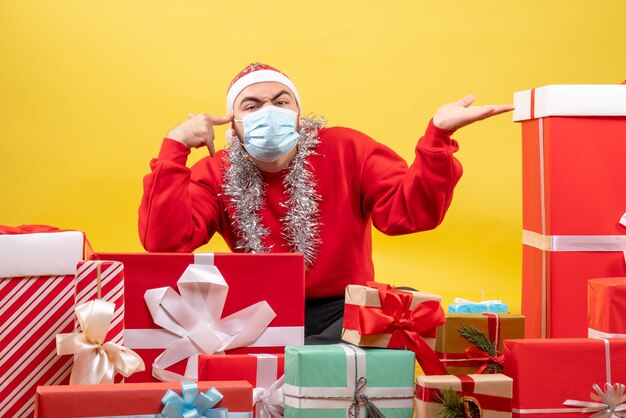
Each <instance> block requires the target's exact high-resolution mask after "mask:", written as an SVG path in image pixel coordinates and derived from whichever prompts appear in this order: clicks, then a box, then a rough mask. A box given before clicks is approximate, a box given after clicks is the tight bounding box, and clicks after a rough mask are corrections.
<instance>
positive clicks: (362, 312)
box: [346, 282, 448, 375]
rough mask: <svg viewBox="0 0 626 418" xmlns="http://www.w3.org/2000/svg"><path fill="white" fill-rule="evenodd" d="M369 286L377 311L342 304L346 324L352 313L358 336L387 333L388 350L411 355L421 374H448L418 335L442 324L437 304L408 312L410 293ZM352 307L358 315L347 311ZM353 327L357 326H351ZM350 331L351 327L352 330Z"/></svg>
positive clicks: (441, 313) (439, 306) (424, 303)
mask: <svg viewBox="0 0 626 418" xmlns="http://www.w3.org/2000/svg"><path fill="white" fill-rule="evenodd" d="M367 284H368V286H369V287H373V288H375V289H377V290H378V293H379V295H380V302H381V308H380V309H372V308H371V307H368V306H355V305H346V308H347V309H346V310H347V312H346V319H347V323H350V322H352V321H351V318H350V317H351V316H352V314H356V315H357V316H358V324H359V325H358V329H359V333H360V334H361V335H370V334H382V333H389V334H391V339H390V340H389V344H388V345H387V347H388V348H396V349H404V348H408V349H409V350H411V351H413V352H414V353H415V357H416V358H417V361H418V362H419V363H420V365H421V366H422V369H423V370H424V373H426V374H428V375H431V374H448V372H447V371H446V369H445V368H444V367H443V365H442V364H441V361H440V360H439V358H437V355H436V354H435V352H434V351H433V349H432V348H431V347H430V346H429V345H428V343H427V342H426V340H424V337H423V336H422V334H424V333H425V332H426V331H430V330H432V329H433V328H435V327H438V326H439V325H442V324H443V323H444V322H445V320H446V318H445V314H444V313H443V310H442V309H441V304H440V303H439V302H438V301H434V300H433V301H426V302H422V303H420V304H418V305H417V306H415V308H413V309H411V308H410V307H411V301H412V300H413V295H412V294H411V293H410V292H404V291H401V290H396V289H394V288H393V287H391V286H389V285H385V284H381V283H375V282H368V283H367ZM350 306H355V308H357V309H358V313H356V312H350V311H351V308H349V307H350ZM355 328H357V327H355ZM353 329H354V328H353Z"/></svg>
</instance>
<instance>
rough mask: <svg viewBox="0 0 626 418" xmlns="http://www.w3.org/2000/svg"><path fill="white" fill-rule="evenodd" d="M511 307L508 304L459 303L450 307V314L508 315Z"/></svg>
mask: <svg viewBox="0 0 626 418" xmlns="http://www.w3.org/2000/svg"><path fill="white" fill-rule="evenodd" d="M508 311H509V305H507V304H506V303H501V302H500V301H498V303H490V302H471V301H467V302H459V303H454V304H452V305H449V306H448V313H451V314H452V313H455V314H481V313H485V312H490V313H507V312H508Z"/></svg>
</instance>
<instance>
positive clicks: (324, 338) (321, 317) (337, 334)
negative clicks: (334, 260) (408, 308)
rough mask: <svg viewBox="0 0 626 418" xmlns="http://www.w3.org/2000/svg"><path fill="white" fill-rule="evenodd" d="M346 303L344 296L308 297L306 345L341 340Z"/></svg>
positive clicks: (305, 322)
mask: <svg viewBox="0 0 626 418" xmlns="http://www.w3.org/2000/svg"><path fill="white" fill-rule="evenodd" d="M396 289H400V290H412V291H415V289H413V288H410V287H396ZM344 303H345V299H344V297H343V296H340V297H333V298H322V299H307V301H306V304H305V312H304V343H305V344H306V345H316V344H317V345H319V344H337V343H340V342H341V328H342V325H343V307H344Z"/></svg>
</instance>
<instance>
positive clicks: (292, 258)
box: [92, 253, 304, 382]
mask: <svg viewBox="0 0 626 418" xmlns="http://www.w3.org/2000/svg"><path fill="white" fill-rule="evenodd" d="M92 259H100V260H115V261H120V262H122V263H123V264H124V269H125V279H126V282H125V300H126V309H125V314H124V319H125V331H124V345H125V346H126V347H127V348H130V349H132V350H134V351H135V352H137V353H138V354H139V355H140V356H141V357H142V359H143V360H144V362H145V365H146V371H145V372H141V373H135V374H133V375H132V376H130V377H129V378H126V379H125V381H126V382H151V381H155V380H157V379H158V380H164V381H170V380H193V379H196V378H197V369H198V364H197V360H198V355H199V354H214V353H220V352H226V353H229V354H236V353H281V352H283V350H284V347H285V346H287V345H301V344H303V343H304V259H303V257H302V255H300V254H201V253H198V254H180V253H178V254H173V253H172V254H112V253H100V254H95V255H93V256H92Z"/></svg>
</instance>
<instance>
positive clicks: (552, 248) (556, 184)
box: [513, 85, 626, 338]
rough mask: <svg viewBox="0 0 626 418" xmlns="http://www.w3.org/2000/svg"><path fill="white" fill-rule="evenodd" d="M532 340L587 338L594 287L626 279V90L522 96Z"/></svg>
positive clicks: (519, 113)
mask: <svg viewBox="0 0 626 418" xmlns="http://www.w3.org/2000/svg"><path fill="white" fill-rule="evenodd" d="M514 104H515V111H514V114H513V119H514V120H515V121H517V122H521V124H522V201H523V229H524V231H523V238H522V239H523V244H524V245H523V253H522V254H523V255H522V259H523V262H522V276H523V277H522V313H523V314H524V315H525V316H526V337H529V338H539V337H584V336H586V335H587V316H586V313H585V309H584V306H586V302H587V300H586V294H587V293H586V291H587V280H588V279H591V278H594V277H611V276H626V263H625V262H624V254H623V251H624V250H626V217H625V216H624V214H625V212H626V193H624V185H625V184H626V164H624V161H623V160H624V158H623V157H624V155H626V85H550V86H545V87H540V88H536V89H532V90H526V91H523V92H519V93H515V97H514Z"/></svg>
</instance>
